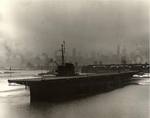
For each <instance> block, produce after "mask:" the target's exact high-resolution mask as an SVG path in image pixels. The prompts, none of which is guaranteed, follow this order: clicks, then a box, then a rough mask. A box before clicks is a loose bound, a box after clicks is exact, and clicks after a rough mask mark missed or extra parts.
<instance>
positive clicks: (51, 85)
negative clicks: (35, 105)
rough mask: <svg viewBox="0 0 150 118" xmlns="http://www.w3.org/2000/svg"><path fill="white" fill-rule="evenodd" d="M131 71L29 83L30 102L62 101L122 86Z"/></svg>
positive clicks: (130, 75) (126, 81) (128, 79)
mask: <svg viewBox="0 0 150 118" xmlns="http://www.w3.org/2000/svg"><path fill="white" fill-rule="evenodd" d="M132 75H133V73H122V74H121V73H120V74H114V75H113V74H112V75H109V76H107V75H103V76H89V77H86V78H78V79H76V78H74V79H59V80H45V81H40V82H32V83H29V85H28V86H29V87H30V99H31V102H39V101H51V102H55V101H63V100H68V99H73V98H76V97H80V96H86V95H92V94H96V93H100V92H105V91H109V90H112V89H115V88H119V87H123V86H124V85H126V84H128V83H129V82H130V81H131V79H130V78H131V77H132Z"/></svg>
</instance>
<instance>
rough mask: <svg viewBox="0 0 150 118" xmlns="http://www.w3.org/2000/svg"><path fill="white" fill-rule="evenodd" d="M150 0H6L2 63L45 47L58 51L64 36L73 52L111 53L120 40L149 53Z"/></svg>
mask: <svg viewBox="0 0 150 118" xmlns="http://www.w3.org/2000/svg"><path fill="white" fill-rule="evenodd" d="M149 5H150V4H149V2H148V0H145V1H142V0H132V1H128V0H121V1H119V0H105V1H104V0H13V1H12V0H2V1H0V44H1V46H0V58H1V60H0V63H1V64H0V65H3V64H6V63H7V62H8V60H11V62H10V63H16V64H17V63H18V61H17V62H15V60H16V59H19V60H20V63H22V62H23V61H25V60H29V59H30V58H31V57H36V56H37V55H41V54H42V53H46V54H47V55H49V57H53V56H54V52H55V50H57V49H58V48H59V46H60V44H61V43H62V41H63V40H65V41H66V44H67V45H66V47H67V50H68V53H70V52H71V51H70V50H72V49H73V48H76V49H77V50H79V51H81V52H82V53H84V54H85V53H88V52H92V51H97V52H100V53H103V54H105V53H106V55H107V53H108V54H109V53H116V49H117V45H120V47H122V48H124V47H125V48H126V49H127V53H133V52H135V53H138V54H139V53H140V54H143V55H145V54H147V53H148V50H149V13H148V12H149V9H148V8H149ZM137 50H140V51H137ZM144 57H146V56H144Z"/></svg>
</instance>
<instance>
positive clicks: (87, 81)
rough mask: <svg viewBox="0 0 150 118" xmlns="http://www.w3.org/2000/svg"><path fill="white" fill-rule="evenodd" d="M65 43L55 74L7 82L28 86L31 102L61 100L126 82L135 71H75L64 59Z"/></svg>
mask: <svg viewBox="0 0 150 118" xmlns="http://www.w3.org/2000/svg"><path fill="white" fill-rule="evenodd" d="M64 53H65V43H63V44H62V45H61V59H62V63H61V65H58V66H57V69H56V75H55V76H52V77H49V76H39V77H37V78H33V79H21V80H18V79H13V80H8V82H9V83H17V84H22V85H25V86H29V88H30V100H31V102H39V101H51V102H53V101H61V100H62V99H63V100H65V99H68V98H72V97H75V96H81V95H86V94H93V93H98V92H102V91H106V90H110V89H113V88H117V87H121V86H123V85H125V84H127V83H128V82H129V81H130V80H131V77H132V76H133V75H134V74H136V73H137V71H125V72H117V71H116V72H109V73H97V74H96V73H91V74H90V73H86V74H82V75H79V74H77V73H75V67H74V65H73V64H72V63H66V62H65V59H64Z"/></svg>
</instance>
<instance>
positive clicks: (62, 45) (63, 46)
mask: <svg viewBox="0 0 150 118" xmlns="http://www.w3.org/2000/svg"><path fill="white" fill-rule="evenodd" d="M61 52H62V65H64V64H65V56H64V54H65V41H63V44H61Z"/></svg>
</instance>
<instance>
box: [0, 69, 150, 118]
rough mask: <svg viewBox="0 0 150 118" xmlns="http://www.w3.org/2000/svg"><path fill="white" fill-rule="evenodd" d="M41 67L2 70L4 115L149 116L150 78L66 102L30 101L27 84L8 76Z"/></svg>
mask: <svg viewBox="0 0 150 118" xmlns="http://www.w3.org/2000/svg"><path fill="white" fill-rule="evenodd" d="M37 73H39V71H17V72H16V73H12V74H11V75H10V74H4V73H3V71H1V74H0V118H149V117H150V114H149V111H150V83H149V82H150V81H149V78H145V79H143V80H140V81H138V83H139V85H129V86H126V87H123V88H120V89H116V90H113V91H111V92H107V93H103V94H99V95H95V96H92V97H89V98H85V99H80V100H75V101H70V102H66V103H59V104H54V103H53V104H52V103H39V104H30V96H29V91H28V90H27V89H24V88H25V87H24V86H17V85H13V86H9V85H8V83H7V80H8V78H10V77H12V78H14V77H30V76H34V75H36V74H37Z"/></svg>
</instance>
